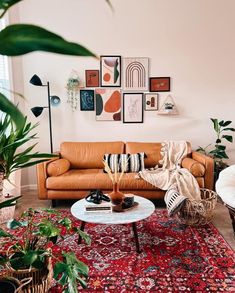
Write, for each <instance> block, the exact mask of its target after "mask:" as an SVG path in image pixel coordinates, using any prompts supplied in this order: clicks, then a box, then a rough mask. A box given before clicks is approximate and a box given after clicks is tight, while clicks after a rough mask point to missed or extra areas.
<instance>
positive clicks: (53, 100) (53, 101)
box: [29, 74, 60, 153]
mask: <svg viewBox="0 0 235 293" xmlns="http://www.w3.org/2000/svg"><path fill="white" fill-rule="evenodd" d="M29 82H30V83H31V84H33V85H35V86H46V87H47V98H48V99H47V101H48V105H47V106H44V107H33V108H31V111H32V112H33V114H34V116H35V117H38V116H40V115H41V114H42V112H43V110H44V109H48V111H49V133H50V146H51V153H53V140H52V123H51V106H58V105H59V104H60V98H59V97H58V96H51V93H50V83H49V81H47V83H46V84H43V83H42V81H41V79H40V77H39V76H37V75H36V74H34V75H33V76H32V78H31V79H30V81H29Z"/></svg>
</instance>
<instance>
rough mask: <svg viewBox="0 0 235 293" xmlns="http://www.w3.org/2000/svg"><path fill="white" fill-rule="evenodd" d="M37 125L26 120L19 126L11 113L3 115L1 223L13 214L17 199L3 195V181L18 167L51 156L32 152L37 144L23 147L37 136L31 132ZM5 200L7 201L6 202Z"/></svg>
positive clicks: (0, 132)
mask: <svg viewBox="0 0 235 293" xmlns="http://www.w3.org/2000/svg"><path fill="white" fill-rule="evenodd" d="M36 126H37V124H35V125H32V124H31V123H30V122H27V118H26V117H25V118H24V122H23V124H22V127H21V128H17V127H16V126H15V124H14V122H13V119H12V118H11V116H10V115H9V114H6V115H3V116H2V119H1V120H0V207H1V206H2V208H1V210H0V223H2V222H5V221H7V220H8V219H10V218H11V217H12V216H13V213H14V208H9V207H11V206H14V204H15V200H16V199H17V198H13V199H8V200H7V201H6V199H5V198H4V196H3V182H4V180H8V178H9V176H10V174H11V173H12V172H14V171H16V170H18V169H22V168H26V167H30V166H33V165H35V164H37V163H39V162H43V161H46V160H47V159H48V158H51V157H52V156H55V155H51V154H45V153H38V152H32V150H33V148H34V147H35V146H36V144H33V145H31V146H28V147H27V148H24V150H19V149H20V148H23V147H24V145H25V144H27V143H28V142H31V141H32V140H34V139H35V138H36V134H31V131H32V130H33V129H34V128H35V127H36ZM4 202H5V203H4Z"/></svg>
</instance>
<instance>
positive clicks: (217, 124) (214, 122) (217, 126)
mask: <svg viewBox="0 0 235 293" xmlns="http://www.w3.org/2000/svg"><path fill="white" fill-rule="evenodd" d="M210 119H211V121H212V122H213V124H214V130H215V131H216V132H218V131H219V123H218V119H214V118H210Z"/></svg>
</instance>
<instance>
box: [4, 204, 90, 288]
mask: <svg viewBox="0 0 235 293" xmlns="http://www.w3.org/2000/svg"><path fill="white" fill-rule="evenodd" d="M8 228H9V229H8V230H7V231H5V230H3V229H0V238H1V239H0V244H1V245H0V246H1V249H0V264H1V265H4V266H5V268H6V271H7V274H8V275H10V276H12V277H14V278H16V279H19V280H22V279H25V278H29V277H31V278H32V279H33V280H32V282H31V283H30V284H29V285H28V288H29V289H30V290H34V291H32V292H42V291H40V290H42V288H43V290H44V291H43V292H47V290H48V289H49V287H50V285H51V279H52V272H54V274H53V275H54V279H55V280H56V281H57V282H58V283H59V284H60V285H61V286H62V289H63V292H64V293H76V292H78V291H77V287H78V284H81V286H82V287H84V288H85V287H86V278H87V276H88V267H87V266H86V265H85V264H84V263H83V262H81V261H80V260H78V259H77V257H76V256H75V254H74V252H72V251H68V250H67V249H66V250H63V248H61V246H60V243H61V241H64V240H65V238H68V237H72V236H74V235H76V234H77V236H78V237H79V236H81V237H82V238H83V239H84V240H85V241H86V243H87V244H90V238H89V237H88V236H87V234H86V233H84V232H82V231H81V230H80V229H79V228H77V226H75V225H74V224H73V223H72V221H71V220H70V219H69V218H68V217H66V216H63V213H62V212H59V211H57V210H53V209H45V210H41V211H39V210H33V209H31V208H30V209H29V210H27V211H26V212H24V213H23V214H22V216H21V217H20V219H18V220H12V221H10V222H8ZM52 264H53V269H52ZM37 290H39V291H37ZM30 292H31V291H30Z"/></svg>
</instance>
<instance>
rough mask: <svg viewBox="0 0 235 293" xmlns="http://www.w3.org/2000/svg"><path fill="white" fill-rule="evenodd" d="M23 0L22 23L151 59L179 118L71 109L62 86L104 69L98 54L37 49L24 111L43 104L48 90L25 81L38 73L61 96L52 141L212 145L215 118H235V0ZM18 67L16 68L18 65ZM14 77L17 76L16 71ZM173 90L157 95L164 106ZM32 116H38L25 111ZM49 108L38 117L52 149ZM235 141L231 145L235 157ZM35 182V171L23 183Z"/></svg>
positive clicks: (43, 145)
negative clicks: (99, 117)
mask: <svg viewBox="0 0 235 293" xmlns="http://www.w3.org/2000/svg"><path fill="white" fill-rule="evenodd" d="M112 3H113V6H114V9H115V13H114V14H113V13H112V12H111V10H110V9H109V7H108V5H107V4H106V2H105V1H104V0H66V1H58V0H50V1H47V0H41V1H34V0H25V1H23V2H20V4H18V5H17V6H18V8H19V15H20V20H21V22H24V23H34V24H39V25H41V26H43V27H46V28H47V29H50V30H52V31H54V32H57V33H59V34H61V35H63V36H64V37H65V38H67V39H68V40H71V41H75V42H79V43H81V44H84V45H86V46H87V47H88V48H90V49H92V50H93V51H94V52H96V53H97V54H98V55H102V54H109V55H115V54H117V55H122V56H126V57H133V56H137V57H149V58H150V76H170V77H171V81H172V91H171V94H172V96H173V97H174V99H175V102H176V104H177V107H178V109H179V111H180V115H179V116H178V117H165V116H164V117H163V116H157V115H156V112H145V113H144V123H143V124H130V125H129V124H123V123H122V122H101V121H98V122H97V121H95V113H94V112H81V111H80V110H78V111H76V112H72V110H71V109H70V107H69V106H68V104H67V103H66V100H67V98H66V89H65V85H66V82H67V79H68V77H69V74H70V72H71V71H72V69H75V70H77V71H78V72H79V75H80V77H81V78H82V79H83V80H84V70H85V69H99V61H97V60H96V59H94V58H85V57H84V58H81V57H70V56H69V57H68V56H62V55H55V54H50V53H32V54H28V55H27V56H24V57H23V58H22V59H23V62H22V64H23V81H24V94H25V96H26V97H27V103H26V106H25V107H26V109H27V108H28V109H29V108H30V107H32V106H35V105H44V104H45V103H46V98H47V93H46V89H45V88H39V87H34V86H32V85H30V84H29V83H28V81H29V79H30V78H31V76H32V75H33V74H34V73H37V74H38V75H39V76H40V77H41V78H42V79H43V80H44V81H47V80H48V81H50V82H51V90H52V94H55V95H58V96H60V97H61V99H62V104H61V105H60V107H59V108H54V109H53V131H54V145H55V149H58V147H59V144H60V142H61V141H64V140H73V141H76V140H77V141H110V140H123V141H163V140H169V139H170V140H178V139H185V140H188V141H190V142H191V143H192V146H193V148H194V149H195V148H197V147H198V145H201V146H205V145H207V144H209V143H211V142H214V140H215V135H214V133H213V128H212V123H211V122H210V121H209V118H210V117H216V118H219V119H225V120H233V121H234V123H233V126H234V125H235V119H234V118H235V117H234V98H235V74H234V68H235V58H234V52H235V34H234V27H235V17H234V11H235V1H234V0H226V1H224V0H145V1H144V0H142V1H140V0H112ZM15 70H18V68H17V67H16V68H15ZM15 78H17V75H16V74H15ZM167 94H168V93H163V94H160V104H161V103H162V102H163V101H164V98H165V97H166V96H167ZM28 114H29V116H30V118H31V119H32V120H33V121H37V120H36V119H35V118H33V117H32V115H31V114H30V113H29V112H28ZM47 118H48V117H47V113H46V111H45V113H44V114H43V115H42V116H41V118H40V127H39V128H38V135H39V137H40V140H39V147H38V148H39V150H40V151H48V152H49V150H50V148H49V134H48V125H47V123H48V119H47ZM234 150H235V149H234V143H233V144H228V154H229V156H230V162H232V163H234V162H235V151H234ZM33 183H35V177H34V170H33V171H32V170H30V171H29V172H28V173H25V176H24V178H23V184H33Z"/></svg>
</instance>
